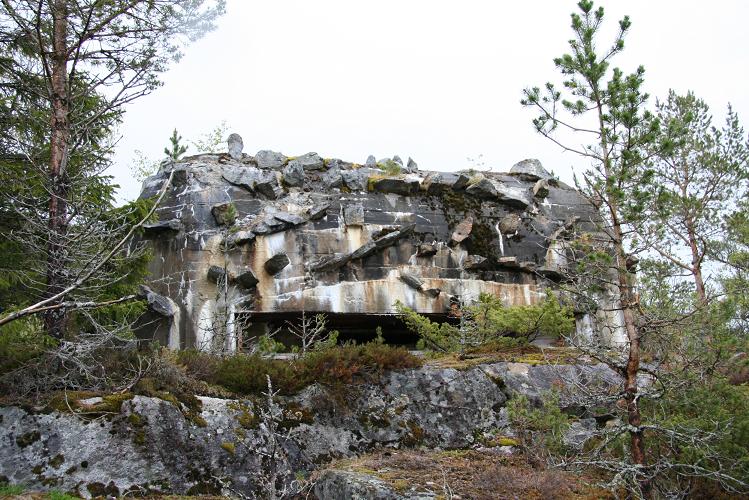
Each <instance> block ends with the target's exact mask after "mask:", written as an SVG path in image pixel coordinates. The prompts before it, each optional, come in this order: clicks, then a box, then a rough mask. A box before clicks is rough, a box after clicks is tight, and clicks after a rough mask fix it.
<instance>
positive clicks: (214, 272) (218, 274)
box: [206, 266, 226, 283]
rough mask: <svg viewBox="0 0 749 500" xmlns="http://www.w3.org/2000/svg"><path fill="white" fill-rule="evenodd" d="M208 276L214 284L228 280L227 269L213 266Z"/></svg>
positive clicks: (209, 269)
mask: <svg viewBox="0 0 749 500" xmlns="http://www.w3.org/2000/svg"><path fill="white" fill-rule="evenodd" d="M206 276H207V277H208V279H209V280H210V281H212V282H214V283H221V282H223V281H224V280H225V279H226V269H224V268H223V267H221V266H211V267H209V268H208V272H207V273H206Z"/></svg>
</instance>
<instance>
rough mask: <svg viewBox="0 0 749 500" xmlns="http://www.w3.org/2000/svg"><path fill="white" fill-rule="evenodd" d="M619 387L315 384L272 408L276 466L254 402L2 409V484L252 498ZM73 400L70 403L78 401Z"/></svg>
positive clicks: (458, 373)
mask: <svg viewBox="0 0 749 500" xmlns="http://www.w3.org/2000/svg"><path fill="white" fill-rule="evenodd" d="M619 382H620V380H619V379H618V378H617V375H616V374H615V373H613V372H612V371H611V370H609V369H608V368H606V367H604V366H603V365H594V366H584V365H580V366H569V365H546V366H532V365H527V364H522V363H495V364H490V365H479V366H476V367H473V368H470V369H464V370H458V369H455V368H439V367H435V366H425V367H422V368H418V369H411V370H403V371H397V372H390V373H387V374H385V375H384V376H383V377H382V379H381V380H380V381H379V382H374V383H369V384H356V385H352V386H347V390H346V395H345V398H344V399H345V405H346V407H345V408H342V407H341V406H340V405H341V404H342V399H341V395H340V394H332V393H330V392H329V390H328V389H326V388H325V387H322V386H320V385H313V386H310V387H308V388H306V389H304V390H303V391H302V392H301V393H300V394H298V395H297V396H294V397H290V398H280V399H279V404H280V405H281V406H282V408H284V409H285V410H284V417H283V418H284V422H283V426H284V429H286V432H288V437H287V438H286V439H284V440H282V441H281V446H282V449H283V451H284V454H283V455H284V456H283V457H282V456H281V455H277V458H276V460H275V461H273V462H269V460H268V459H267V458H266V456H265V455H264V454H263V453H264V452H265V451H267V447H268V443H269V441H268V436H267V433H266V431H265V430H264V429H265V428H264V426H263V424H262V422H261V421H260V420H259V419H258V415H259V408H258V406H257V403H254V402H252V401H233V400H223V399H216V398H208V397H200V398H199V401H200V408H197V409H192V410H190V409H187V408H186V407H183V406H181V405H180V404H176V403H173V402H169V401H164V400H161V399H157V398H150V397H143V396H134V397H133V396H132V395H128V394H124V395H119V396H116V399H115V401H117V403H118V404H116V405H112V406H111V408H109V409H108V411H107V413H106V414H105V415H104V416H103V417H99V418H98V419H96V420H91V419H92V417H94V415H85V414H84V415H73V414H71V413H70V412H69V411H63V412H61V411H52V412H51V413H50V412H42V413H34V412H32V411H30V410H26V409H22V408H19V407H3V408H0V477H4V478H7V480H8V481H9V482H11V483H12V484H24V485H25V486H26V487H27V488H29V489H32V490H33V489H41V490H47V489H56V490H61V491H71V492H73V493H75V494H78V495H81V496H84V497H92V496H100V495H105V494H106V495H111V496H115V497H117V496H127V495H135V494H139V495H148V494H156V493H169V494H182V495H185V494H187V495H194V494H200V493H203V494H206V493H208V494H213V495H220V494H222V493H224V494H229V493H231V492H239V493H241V494H243V495H246V496H249V497H250V498H254V497H258V496H259V495H258V492H259V491H260V490H261V488H262V487H263V484H264V483H263V482H264V481H265V480H266V479H265V478H266V477H267V475H266V474H265V472H266V471H268V470H269V469H270V468H271V467H276V468H277V469H279V470H280V471H281V476H280V480H281V482H284V483H285V484H290V482H291V481H292V480H293V479H294V474H295V473H296V472H302V473H305V472H309V471H311V470H313V469H315V468H317V467H319V466H320V465H324V464H325V463H327V462H329V461H330V460H332V459H337V458H345V457H352V456H355V455H358V454H361V453H364V452H366V451H368V450H371V449H373V448H377V447H386V448H412V447H427V448H441V449H445V448H469V447H473V446H475V445H478V444H479V443H477V442H476V436H480V435H482V434H483V433H496V432H498V431H499V432H503V433H505V434H506V433H508V432H509V433H511V432H512V431H511V429H508V428H507V425H508V424H507V420H506V415H505V413H506V408H505V406H506V403H507V401H508V398H511V397H514V396H515V395H517V394H524V395H526V396H527V397H529V398H530V399H531V400H533V401H536V400H537V399H538V398H540V397H541V395H542V394H543V393H544V392H545V391H548V390H550V389H551V388H552V387H554V388H562V389H563V388H564V387H565V386H567V385H572V386H573V387H574V384H578V383H583V384H605V383H619ZM70 397H71V398H73V400H72V401H71V403H72V404H75V400H74V398H75V396H74V395H71V396H70ZM105 399H106V398H105ZM88 403H89V404H98V403H99V400H91V399H89V400H88ZM595 422H596V421H595V420H594V419H590V418H589V417H586V419H583V420H580V424H579V425H575V426H573V430H572V431H571V432H570V433H568V435H567V436H566V437H565V439H567V440H568V442H569V443H570V444H571V445H575V446H578V445H580V444H581V443H582V442H584V440H585V439H587V438H586V436H587V435H589V434H590V433H591V432H592V431H593V430H595V426H596V423H595ZM360 479H364V478H360ZM326 481H327V480H326ZM364 483H366V484H370V485H372V483H371V482H370V481H364ZM330 484H335V485H336V486H330V489H324V490H320V491H327V492H329V493H330V494H331V495H334V494H336V492H338V493H341V494H345V492H347V491H353V490H348V489H346V488H348V486H344V485H342V484H340V483H339V482H338V481H332V482H331V483H330ZM321 488H327V487H323V486H321ZM378 490H379V488H374V490H372V489H370V488H368V487H367V488H366V491H378ZM357 491H360V490H357ZM361 491H364V490H361ZM352 494H353V493H352ZM362 494H364V493H362ZM323 498H338V497H335V496H333V497H328V496H325V497H323ZM343 498H351V497H350V496H344V497H343ZM386 498H389V497H386Z"/></svg>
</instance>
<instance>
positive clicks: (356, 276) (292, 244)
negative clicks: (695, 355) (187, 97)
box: [141, 151, 618, 350]
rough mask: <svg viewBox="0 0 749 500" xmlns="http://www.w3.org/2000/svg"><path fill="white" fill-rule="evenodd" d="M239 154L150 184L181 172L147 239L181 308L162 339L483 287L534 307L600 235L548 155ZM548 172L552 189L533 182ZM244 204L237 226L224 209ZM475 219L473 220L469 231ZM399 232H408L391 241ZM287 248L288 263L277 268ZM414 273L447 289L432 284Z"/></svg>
mask: <svg viewBox="0 0 749 500" xmlns="http://www.w3.org/2000/svg"><path fill="white" fill-rule="evenodd" d="M235 156H236V157H237V158H239V159H234V157H231V156H229V155H207V154H206V155H199V156H193V157H189V158H186V159H183V160H180V161H178V162H173V163H166V164H164V165H163V166H162V168H161V171H160V172H159V173H158V174H156V175H155V176H153V177H149V178H148V179H146V181H145V182H144V186H143V192H142V194H141V197H143V198H148V197H152V196H154V195H155V194H156V193H157V192H158V190H159V189H160V188H161V186H162V185H163V183H164V181H165V179H166V178H167V177H168V175H169V173H170V172H171V171H174V172H175V177H174V181H173V185H172V186H171V187H170V188H169V190H168V192H167V194H166V196H165V199H164V202H163V203H162V206H161V207H160V208H159V210H158V215H159V219H160V221H161V222H159V223H156V224H153V225H151V226H150V229H149V231H147V232H146V235H145V237H146V238H147V239H148V240H149V245H150V247H151V250H152V252H153V254H154V259H153V260H152V263H151V268H150V273H151V279H150V282H149V286H150V287H151V288H152V289H153V290H154V292H156V293H158V294H161V295H163V296H166V297H169V298H170V299H171V300H172V301H173V302H174V303H175V304H176V305H177V306H178V307H179V314H175V315H174V316H172V319H171V320H161V322H164V321H172V322H178V324H176V327H175V325H170V326H160V327H158V328H154V327H153V326H151V327H149V328H150V330H149V329H148V328H146V329H144V330H145V331H147V332H151V333H153V331H154V330H156V331H157V337H159V340H161V342H162V344H165V345H169V346H177V347H196V346H197V347H200V348H209V347H219V348H220V347H223V348H226V349H230V350H231V349H234V348H235V347H236V343H237V342H238V341H239V339H240V336H241V334H242V331H241V328H240V327H239V326H238V318H239V317H240V316H241V313H242V312H250V313H256V314H258V313H259V314H260V315H262V316H263V317H265V318H266V319H267V318H268V317H271V316H272V315H273V314H278V315H283V314H288V313H294V312H299V311H301V310H302V309H304V310H306V311H307V312H327V313H344V314H346V313H354V314H363V315H386V314H392V313H393V312H394V303H395V302H396V301H400V302H402V303H404V304H405V305H407V306H409V307H411V308H413V309H415V310H416V311H418V312H420V313H425V314H432V315H446V314H447V312H448V311H449V306H450V303H451V301H455V300H456V299H462V300H464V301H470V300H475V299H476V298H477V297H478V295H479V293H481V292H488V293H492V294H494V295H496V296H498V297H501V298H502V300H503V301H504V302H505V303H506V304H508V305H513V304H529V303H533V302H534V301H536V300H538V298H539V297H543V294H544V291H543V289H544V288H545V287H547V286H554V283H553V279H558V277H559V276H560V275H561V272H560V266H562V267H563V266H564V265H566V259H565V258H564V257H565V253H566V252H567V251H568V246H566V245H565V243H564V241H563V238H564V235H565V234H566V233H565V228H567V229H569V228H570V227H571V226H574V227H575V228H576V229H577V230H579V231H595V230H596V224H595V221H596V220H597V213H596V210H595V209H594V207H593V206H591V205H590V204H588V203H587V202H586V200H585V199H584V198H583V197H582V196H581V195H580V194H579V193H578V192H577V191H575V190H574V189H572V188H570V187H568V186H566V185H564V184H563V183H561V182H557V181H555V180H554V179H551V178H546V176H547V175H548V174H544V172H545V171H544V170H543V168H542V167H541V166H540V163H538V162H537V161H535V160H534V161H530V160H529V161H525V162H522V164H521V166H520V167H517V168H513V170H514V171H515V172H514V173H512V172H511V173H509V174H495V173H481V174H473V173H471V172H467V173H464V174H453V173H439V172H426V171H419V170H416V167H415V164H412V165H411V168H410V173H405V172H404V173H402V174H392V172H391V174H390V175H388V174H386V173H385V172H384V171H383V170H380V169H379V168H377V166H378V165H382V163H374V164H373V165H371V166H367V167H361V166H359V165H356V164H353V163H348V162H343V161H341V160H335V159H325V160H324V159H322V158H321V157H320V156H319V155H317V154H315V153H308V154H306V155H303V156H300V157H298V158H295V159H294V158H292V159H289V158H288V157H286V156H284V155H282V154H280V153H274V152H270V151H261V152H259V153H257V155H256V156H255V157H252V156H249V155H247V154H242V155H241V156H238V155H235ZM389 164H390V165H393V164H396V165H397V162H395V161H392V160H391V161H390V163H389ZM540 177H544V179H543V180H544V182H545V185H544V189H542V190H539V189H535V190H534V186H535V185H536V183H537V181H538V179H539V178H540ZM229 206H232V207H233V209H228V208H227V207H229ZM217 207H218V208H217ZM234 212H236V219H235V220H234V219H233V218H232V217H219V219H218V220H217V218H216V217H214V214H217V213H218V214H220V215H223V214H225V213H228V214H229V215H234ZM466 220H472V221H473V222H472V225H471V228H470V230H469V231H470V234H464V232H465V231H466V229H467V224H465V223H463V224H462V225H461V223H462V221H466ZM406 229H408V231H407V232H406ZM393 233H401V234H400V235H396V236H397V237H393V239H392V240H389V239H388V238H390V237H391V236H390V235H391V234H393ZM383 238H384V239H383ZM427 247H428V248H429V249H430V250H429V251H423V249H424V248H427ZM282 253H283V254H286V255H287V256H288V258H289V264H288V265H287V266H285V267H283V268H282V269H280V270H279V271H278V273H276V274H270V273H268V272H265V271H264V269H263V268H264V266H265V263H266V262H267V261H268V260H269V259H271V258H273V257H274V256H275V255H278V254H282ZM469 255H470V256H471V258H470V259H469V258H468V257H469ZM510 261H511V262H512V263H513V265H508V262H510ZM476 262H481V265H476ZM467 263H469V264H470V265H466V264H467ZM211 266H218V267H220V268H226V269H227V270H228V273H229V275H231V276H238V275H240V274H241V273H242V272H243V270H247V269H249V270H251V271H252V273H253V276H255V277H256V278H257V283H256V284H255V286H254V287H250V288H248V287H247V286H241V284H240V283H239V282H237V281H236V280H234V281H231V282H229V283H228V286H226V287H223V286H220V285H221V284H220V283H217V282H216V280H215V279H211V278H209V269H210V268H211ZM406 275H408V276H413V277H415V278H417V279H418V280H420V282H421V283H422V285H423V289H424V290H433V291H438V293H430V294H425V293H422V292H420V291H419V290H418V289H415V288H414V287H412V286H410V285H409V284H408V282H404V281H403V279H402V278H401V277H402V276H406ZM602 309H605V308H602ZM612 309H613V308H612ZM596 319H601V318H595V317H594V318H590V317H586V318H581V321H582V323H581V324H580V325H579V329H580V331H581V332H586V331H588V330H590V329H593V328H596V324H595V323H596ZM256 326H257V325H256ZM613 331H614V333H616V332H617V331H618V327H617V328H615V329H614V330H613ZM147 334H148V333H147ZM167 335H168V338H167V337H166V336H167Z"/></svg>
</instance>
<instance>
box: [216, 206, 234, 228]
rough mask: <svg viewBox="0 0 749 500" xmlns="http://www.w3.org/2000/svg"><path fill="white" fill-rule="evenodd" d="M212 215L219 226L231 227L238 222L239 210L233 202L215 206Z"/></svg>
mask: <svg viewBox="0 0 749 500" xmlns="http://www.w3.org/2000/svg"><path fill="white" fill-rule="evenodd" d="M211 213H212V214H213V218H214V219H215V220H216V224H218V225H219V226H230V225H232V224H234V221H236V220H237V208H236V207H235V206H234V204H233V203H232V202H228V203H220V204H218V205H213V207H211Z"/></svg>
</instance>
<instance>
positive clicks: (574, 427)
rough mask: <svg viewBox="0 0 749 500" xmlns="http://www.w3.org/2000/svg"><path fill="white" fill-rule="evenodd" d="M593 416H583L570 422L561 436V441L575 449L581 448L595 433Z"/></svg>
mask: <svg viewBox="0 0 749 500" xmlns="http://www.w3.org/2000/svg"><path fill="white" fill-rule="evenodd" d="M597 427H598V426H597V423H596V419H595V418H583V419H580V420H575V421H574V422H572V423H571V424H570V426H569V428H568V429H567V431H565V433H564V435H563V436H562V442H564V444H565V445H566V446H569V447H570V448H572V449H575V450H582V449H583V446H584V445H585V442H586V441H588V440H589V439H590V438H592V437H594V436H595V435H596V431H597Z"/></svg>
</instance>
